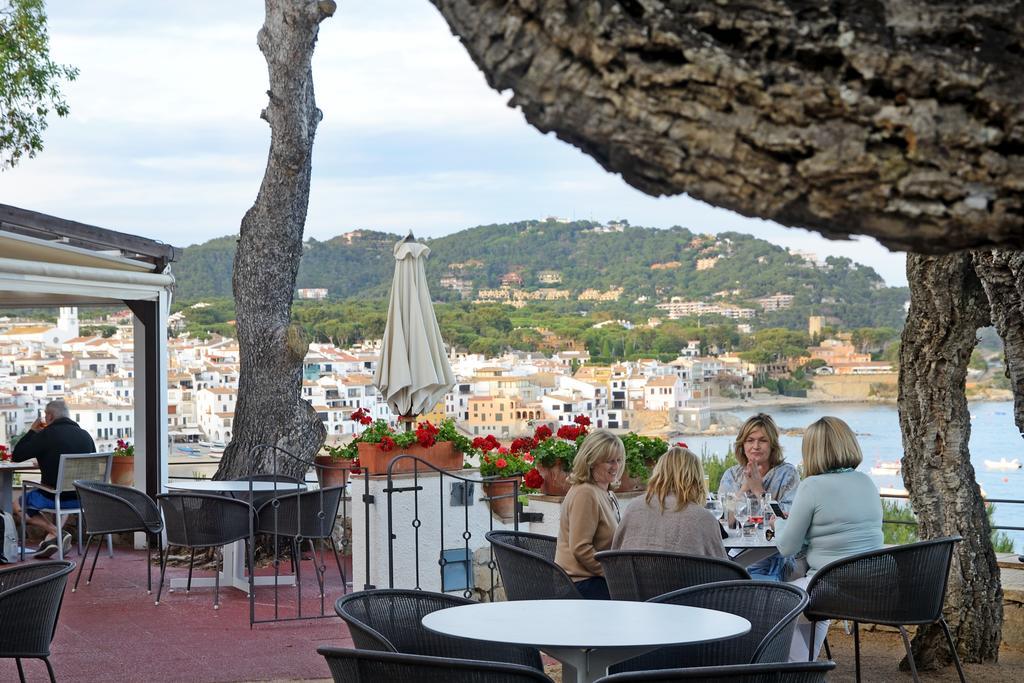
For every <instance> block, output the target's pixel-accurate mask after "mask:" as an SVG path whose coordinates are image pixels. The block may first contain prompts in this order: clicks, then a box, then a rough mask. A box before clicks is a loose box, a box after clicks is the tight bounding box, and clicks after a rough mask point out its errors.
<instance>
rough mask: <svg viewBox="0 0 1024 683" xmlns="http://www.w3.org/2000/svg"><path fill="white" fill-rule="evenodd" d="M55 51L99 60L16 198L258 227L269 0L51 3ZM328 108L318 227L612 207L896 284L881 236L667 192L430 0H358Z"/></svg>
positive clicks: (186, 222)
mask: <svg viewBox="0 0 1024 683" xmlns="http://www.w3.org/2000/svg"><path fill="white" fill-rule="evenodd" d="M46 7H47V14H48V17H49V30H50V52H51V56H52V57H53V59H54V60H55V61H57V62H60V63H65V64H71V65H74V66H76V67H78V68H79V69H80V71H81V73H80V76H79V78H78V80H76V81H75V82H73V83H70V84H66V85H65V87H64V92H65V95H66V97H67V100H68V103H69V104H70V106H71V114H70V116H69V117H67V118H64V119H58V118H54V117H51V119H50V126H49V128H48V129H47V131H46V133H45V137H44V144H45V149H44V150H43V151H42V152H41V153H40V154H39V155H38V156H37V157H36V158H35V159H28V160H24V161H22V162H21V164H20V165H19V166H18V167H16V168H15V169H13V170H8V171H5V172H3V173H2V174H0V203H5V204H13V205H15V206H19V207H22V208H26V209H31V210H34V211H41V212H43V213H48V214H52V215H56V216H59V217H62V218H69V219H73V220H76V221H80V222H83V223H89V224H93V225H98V226H101V227H104V228H110V229H113V230H119V231H123V232H128V233H133V234H137V235H142V236H144V237H149V238H151V239H156V240H161V241H164V242H168V243H170V244H173V245H175V246H179V247H185V246H188V245H190V244H195V243H200V242H204V241H206V240H208V239H211V238H213V237H220V236H224V235H229V234H235V233H237V232H238V226H239V224H240V222H241V219H242V215H243V214H244V213H245V211H246V210H247V209H248V208H249V207H250V206H251V205H252V203H253V201H254V199H255V197H256V192H257V190H258V189H259V184H260V181H261V179H262V177H263V171H264V168H265V166H266V157H267V150H268V146H269V138H270V129H269V127H268V126H267V124H266V123H265V122H264V121H263V120H261V119H260V118H259V114H260V111H261V109H262V108H263V107H264V106H265V104H266V90H267V68H266V61H265V60H264V58H263V55H262V53H261V52H260V51H259V48H258V47H257V46H256V32H257V31H258V30H259V28H260V27H261V26H262V24H263V16H264V14H263V13H264V6H263V3H262V2H259V1H258V0H232V1H231V2H222V1H221V2H209V0H175V1H174V2H164V3H140V2H134V1H133V2H128V1H127V0H90V1H89V2H84V3H83V2H81V0H48V2H47V3H46ZM313 76H314V83H315V89H316V100H317V105H318V106H319V107H320V109H321V110H322V111H323V121H322V122H321V123H320V126H319V128H318V130H317V138H316V142H315V144H314V150H313V176H312V183H311V188H310V200H309V211H308V216H307V220H306V229H305V236H306V237H315V238H317V239H320V240H323V239H327V238H330V237H333V236H335V235H338V234H341V233H344V232H348V231H350V230H354V229H359V228H363V229H375V230H383V231H388V232H393V233H397V234H405V233H406V232H407V231H409V230H412V231H413V233H414V234H415V235H416V236H418V237H437V236H441V235H445V234H449V233H452V232H456V231H458V230H463V229H466V228H470V227H473V226H477V225H486V224H492V223H505V222H512V221H520V220H528V219H543V218H545V217H548V216H557V217H561V218H569V219H588V220H595V221H602V222H605V221H609V220H614V219H623V218H624V219H626V220H628V221H629V222H630V223H631V224H632V225H643V226H647V227H660V228H667V227H671V226H673V225H681V226H684V227H687V228H690V229H691V230H694V231H697V232H723V231H738V232H745V233H750V234H753V235H756V236H758V237H761V238H763V239H766V240H768V241H770V242H773V243H775V244H778V245H781V246H784V247H789V248H792V249H802V250H807V251H813V252H815V253H816V254H818V256H819V257H820V258H824V257H825V256H827V255H837V256H847V257H849V258H852V259H854V260H855V261H858V262H860V263H864V264H866V265H869V266H871V267H873V268H874V269H875V270H876V271H878V273H879V275H881V276H882V277H883V278H884V279H885V281H886V282H887V283H888V284H890V285H894V286H903V285H905V284H906V274H905V271H904V256H903V254H899V253H891V252H889V251H888V250H886V249H885V248H884V247H882V246H881V245H879V244H878V243H877V242H876V241H874V240H873V239H870V238H860V239H858V240H855V241H831V240H826V239H824V238H822V237H820V236H819V235H817V233H812V232H809V231H806V230H801V229H796V228H784V227H782V226H780V225H778V224H775V223H772V222H769V221H763V220H757V219H749V218H745V217H743V216H740V215H739V214H736V213H733V212H731V211H727V210H724V209H718V208H714V207H712V206H710V205H708V204H705V203H703V202H700V201H697V200H694V199H691V198H689V197H687V196H676V197H663V198H653V197H649V196H647V195H644V194H643V193H641V192H639V191H638V190H635V189H633V188H631V187H630V186H629V185H627V184H626V183H625V182H624V181H623V180H622V179H621V177H619V176H618V175H613V174H610V173H608V172H607V171H605V170H604V169H602V168H601V167H600V166H599V165H598V164H597V163H596V162H595V161H593V160H592V159H590V158H589V157H587V156H586V155H584V154H583V153H582V152H580V151H579V150H578V149H576V148H575V147H572V146H571V145H569V144H567V143H564V142H562V141H560V140H558V139H557V138H555V137H554V135H553V134H549V135H543V134H541V133H540V132H538V131H537V130H535V129H534V128H532V127H531V126H530V125H528V124H527V123H526V121H525V119H524V117H523V115H522V113H521V112H520V111H519V110H517V109H512V108H509V107H508V105H507V103H508V101H509V99H510V98H511V92H508V91H506V92H504V93H499V92H496V91H494V90H492V89H491V88H490V87H489V86H488V85H487V84H486V81H485V80H484V77H483V75H482V74H481V73H480V71H479V70H478V69H477V68H476V66H475V65H474V64H473V62H472V60H471V59H470V58H469V55H468V54H467V53H466V51H465V50H464V49H463V47H462V46H461V44H460V43H459V42H458V40H457V39H456V38H454V37H453V36H452V35H451V31H450V30H449V28H448V25H447V24H446V23H445V21H444V19H443V18H442V17H441V15H440V14H439V13H438V11H437V10H436V9H435V8H434V7H433V5H431V4H430V3H429V2H428V1H427V0H340V2H339V6H338V12H337V13H336V14H335V16H334V17H333V18H331V19H327V20H326V21H324V22H323V23H322V24H321V27H320V38H319V42H318V43H317V47H316V51H315V53H314V58H313Z"/></svg>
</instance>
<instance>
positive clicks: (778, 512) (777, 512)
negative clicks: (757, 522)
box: [768, 502, 784, 517]
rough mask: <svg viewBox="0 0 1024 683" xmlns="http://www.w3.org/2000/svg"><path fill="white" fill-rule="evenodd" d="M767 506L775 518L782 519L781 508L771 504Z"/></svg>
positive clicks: (774, 503)
mask: <svg viewBox="0 0 1024 683" xmlns="http://www.w3.org/2000/svg"><path fill="white" fill-rule="evenodd" d="M768 506H769V507H770V508H771V509H772V512H773V513H774V514H775V516H776V517H783V516H784V515H783V514H782V506H781V505H779V504H778V503H776V502H771V503H769V504H768Z"/></svg>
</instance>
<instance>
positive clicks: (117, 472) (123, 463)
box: [110, 455, 135, 486]
mask: <svg viewBox="0 0 1024 683" xmlns="http://www.w3.org/2000/svg"><path fill="white" fill-rule="evenodd" d="M110 483H111V484H120V485H121V486H135V456H134V455H123V456H122V455H116V456H114V458H113V459H112V460H111V461H110Z"/></svg>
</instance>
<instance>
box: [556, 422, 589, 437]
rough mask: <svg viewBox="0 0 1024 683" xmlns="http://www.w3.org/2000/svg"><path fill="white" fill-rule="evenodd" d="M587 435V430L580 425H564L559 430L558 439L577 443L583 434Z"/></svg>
mask: <svg viewBox="0 0 1024 683" xmlns="http://www.w3.org/2000/svg"><path fill="white" fill-rule="evenodd" d="M586 433H587V430H586V429H584V428H583V427H581V426H579V425H562V426H561V427H559V428H558V438H559V439H565V440H567V441H575V440H576V439H577V438H578V437H579V436H580V435H581V434H586Z"/></svg>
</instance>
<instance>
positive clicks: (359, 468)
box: [350, 467, 363, 474]
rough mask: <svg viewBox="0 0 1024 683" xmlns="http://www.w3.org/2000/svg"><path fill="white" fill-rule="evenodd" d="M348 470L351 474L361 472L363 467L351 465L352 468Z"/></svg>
mask: <svg viewBox="0 0 1024 683" xmlns="http://www.w3.org/2000/svg"><path fill="white" fill-rule="evenodd" d="M350 472H351V473H352V474H362V473H363V469H362V468H361V467H353V468H352V469H351V470H350Z"/></svg>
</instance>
